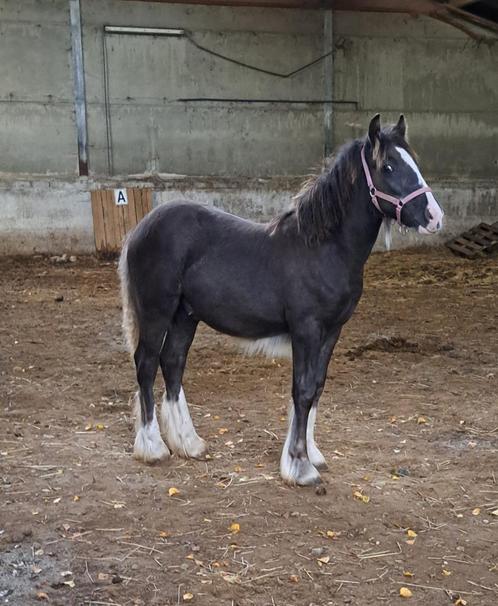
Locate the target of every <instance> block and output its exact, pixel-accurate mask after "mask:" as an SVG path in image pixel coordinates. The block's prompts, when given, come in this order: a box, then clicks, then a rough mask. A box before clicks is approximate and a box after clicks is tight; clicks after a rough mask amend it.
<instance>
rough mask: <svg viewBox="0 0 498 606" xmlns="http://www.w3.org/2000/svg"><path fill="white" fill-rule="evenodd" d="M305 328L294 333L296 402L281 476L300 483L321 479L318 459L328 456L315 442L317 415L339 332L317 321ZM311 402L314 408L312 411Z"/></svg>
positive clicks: (294, 400) (322, 460) (283, 457)
mask: <svg viewBox="0 0 498 606" xmlns="http://www.w3.org/2000/svg"><path fill="white" fill-rule="evenodd" d="M306 329H307V330H306V334H302V333H297V334H293V335H292V355H293V380H292V399H293V405H294V406H293V411H292V412H291V414H289V429H288V433H287V439H286V440H285V444H284V448H283V450H282V457H281V460H280V474H281V476H282V478H283V479H284V480H285V481H286V482H288V483H289V484H298V485H300V486H310V485H313V484H319V483H320V481H321V480H320V474H319V473H318V470H317V469H316V467H315V463H316V464H319V465H320V466H323V465H324V464H325V459H324V458H323V455H322V454H321V452H320V451H319V450H318V447H317V446H316V444H315V442H314V436H313V429H314V419H315V415H316V406H317V404H318V399H319V398H320V395H321V393H322V391H323V386H324V384H325V378H326V375H327V367H328V364H329V361H330V356H331V355H332V350H333V348H334V345H335V343H336V342H337V338H338V336H339V332H340V330H337V331H334V332H333V333H330V332H326V331H325V330H324V328H323V327H322V326H320V325H318V324H315V323H307V326H306ZM312 406H314V407H315V408H314V409H313V412H312V414H311V415H310V411H311V410H312ZM292 413H293V414H292ZM310 417H311V418H310Z"/></svg>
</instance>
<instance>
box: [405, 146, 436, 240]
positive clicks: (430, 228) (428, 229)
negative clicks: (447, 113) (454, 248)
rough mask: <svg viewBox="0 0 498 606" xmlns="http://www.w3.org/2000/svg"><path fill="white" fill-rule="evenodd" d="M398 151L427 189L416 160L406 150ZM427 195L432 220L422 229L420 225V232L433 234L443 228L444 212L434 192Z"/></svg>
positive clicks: (422, 185)
mask: <svg viewBox="0 0 498 606" xmlns="http://www.w3.org/2000/svg"><path fill="white" fill-rule="evenodd" d="M396 150H397V152H398V153H399V155H400V156H401V158H402V159H403V161H404V162H405V163H406V164H408V166H409V167H410V168H411V169H412V170H413V172H414V173H415V174H416V175H417V179H418V184H419V186H420V187H427V183H426V182H425V179H424V178H423V177H422V175H421V173H420V171H419V169H418V166H417V164H416V162H415V160H414V159H413V158H412V157H411V156H410V154H409V153H408V152H407V151H406V149H403V148H402V147H396ZM425 195H426V197H427V210H428V212H429V214H430V215H431V217H432V218H431V220H430V221H429V222H428V223H427V225H426V226H425V227H422V226H421V225H420V226H419V228H418V231H419V233H421V234H433V233H435V232H437V231H439V230H440V229H441V228H442V227H443V216H444V212H443V210H442V208H441V207H440V206H439V204H438V203H437V202H436V198H434V196H433V194H432V192H427V193H426V194H425Z"/></svg>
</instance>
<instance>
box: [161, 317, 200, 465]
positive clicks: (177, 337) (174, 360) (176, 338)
mask: <svg viewBox="0 0 498 606" xmlns="http://www.w3.org/2000/svg"><path fill="white" fill-rule="evenodd" d="M196 328H197V320H195V319H193V318H192V317H190V316H189V315H188V312H187V311H186V310H185V309H184V308H183V307H182V306H180V307H179V309H178V311H177V313H176V316H175V318H174V320H173V323H172V325H171V327H170V329H169V330H168V336H167V337H166V341H165V343H164V347H163V349H162V351H161V370H162V372H163V376H164V382H165V383H166V393H165V394H164V397H163V401H162V405H161V429H162V431H163V435H164V436H165V437H166V442H167V443H168V446H169V447H170V448H171V450H172V451H173V452H175V453H176V454H178V455H180V456H182V457H186V458H194V459H199V458H203V457H204V455H205V454H206V450H207V447H206V442H204V440H203V439H202V438H200V437H199V436H198V435H197V432H196V431H195V429H194V425H193V423H192V419H191V417H190V412H189V409H188V404H187V400H186V399H185V394H184V392H183V387H182V378H183V371H184V370H185V363H186V361H187V354H188V350H189V348H190V345H191V344H192V341H193V339H194V335H195V331H196Z"/></svg>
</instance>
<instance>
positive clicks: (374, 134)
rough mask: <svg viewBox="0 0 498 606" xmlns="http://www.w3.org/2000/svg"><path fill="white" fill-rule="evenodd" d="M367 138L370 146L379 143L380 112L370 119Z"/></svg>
mask: <svg viewBox="0 0 498 606" xmlns="http://www.w3.org/2000/svg"><path fill="white" fill-rule="evenodd" d="M368 139H369V140H370V143H371V145H372V147H375V145H376V144H377V145H378V143H379V139H380V114H375V116H374V117H373V118H372V119H371V120H370V125H369V127H368Z"/></svg>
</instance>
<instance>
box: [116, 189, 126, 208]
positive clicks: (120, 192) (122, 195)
mask: <svg viewBox="0 0 498 606" xmlns="http://www.w3.org/2000/svg"><path fill="white" fill-rule="evenodd" d="M114 202H115V203H116V206H126V204H128V194H127V192H126V189H115V190H114Z"/></svg>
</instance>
